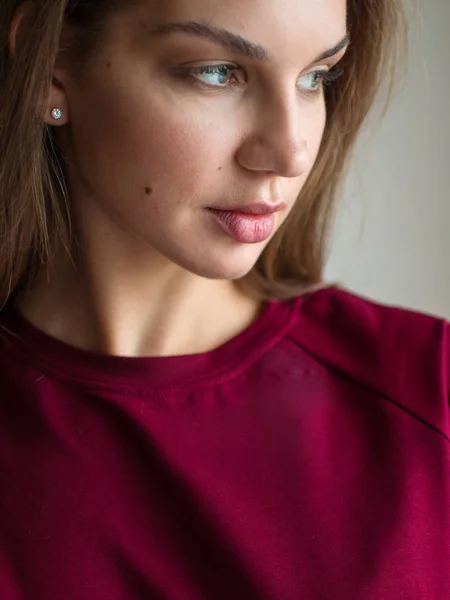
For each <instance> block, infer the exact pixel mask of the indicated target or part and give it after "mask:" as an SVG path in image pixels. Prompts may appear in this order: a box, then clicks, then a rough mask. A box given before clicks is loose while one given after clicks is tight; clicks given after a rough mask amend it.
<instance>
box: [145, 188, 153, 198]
mask: <svg viewBox="0 0 450 600" xmlns="http://www.w3.org/2000/svg"><path fill="white" fill-rule="evenodd" d="M144 191H145V193H146V195H147V196H151V194H153V188H151V187H146V188H144Z"/></svg>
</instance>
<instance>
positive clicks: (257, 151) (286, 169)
mask: <svg viewBox="0 0 450 600" xmlns="http://www.w3.org/2000/svg"><path fill="white" fill-rule="evenodd" d="M255 113H256V115H257V116H255V121H257V123H256V124H255V126H254V127H253V128H252V130H251V131H250V133H249V134H248V135H247V136H246V138H245V139H244V140H243V141H242V143H241V145H240V147H239V149H238V151H237V153H236V159H237V162H238V163H239V164H240V165H241V166H242V167H244V168H245V169H247V170H249V171H259V172H266V173H273V174H277V175H279V176H280V177H289V178H292V177H300V176H301V175H303V174H305V173H307V172H308V171H309V169H310V167H311V158H310V155H309V152H308V146H307V143H306V141H305V140H304V139H303V138H302V134H301V123H300V114H299V113H300V108H299V105H298V101H297V99H296V98H293V99H289V98H279V99H277V100H274V101H272V102H264V106H261V107H260V108H258V110H257V111H255Z"/></svg>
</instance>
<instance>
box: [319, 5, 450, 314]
mask: <svg viewBox="0 0 450 600" xmlns="http://www.w3.org/2000/svg"><path fill="white" fill-rule="evenodd" d="M415 1H417V5H419V6H418V7H417V6H416V8H414V9H413V8H411V10H410V16H411V21H412V25H411V34H410V37H411V39H410V45H411V46H410V47H411V50H410V58H409V61H408V65H407V66H406V70H404V71H403V74H402V77H403V79H404V81H403V82H402V83H401V85H400V87H399V89H398V90H397V92H396V94H395V97H394V101H393V103H392V105H391V108H390V110H389V112H388V115H387V116H386V117H385V120H384V121H383V123H382V124H381V125H380V124H379V123H376V124H375V125H376V127H374V125H373V123H371V124H370V126H369V127H367V128H366V130H365V132H364V133H363V136H362V138H361V140H360V143H359V145H358V147H357V152H356V155H355V158H354V161H353V165H352V168H351V172H350V176H349V178H348V183H347V185H346V188H345V193H344V197H343V199H342V203H341V206H340V210H339V212H338V219H337V223H336V227H335V235H334V243H333V251H332V254H331V259H330V262H329V266H328V270H327V276H328V279H332V280H338V281H339V282H342V283H344V284H345V285H346V286H348V287H349V288H350V289H351V290H353V291H355V292H357V293H360V294H362V295H365V296H369V297H371V298H374V299H375V300H380V301H382V302H386V303H389V304H397V305H401V306H405V307H411V308H414V309H419V310H422V311H425V312H431V313H435V314H438V315H440V316H444V317H447V318H450V199H449V192H448V188H449V186H448V181H449V178H450V65H449V62H448V61H449V57H450V0H415Z"/></svg>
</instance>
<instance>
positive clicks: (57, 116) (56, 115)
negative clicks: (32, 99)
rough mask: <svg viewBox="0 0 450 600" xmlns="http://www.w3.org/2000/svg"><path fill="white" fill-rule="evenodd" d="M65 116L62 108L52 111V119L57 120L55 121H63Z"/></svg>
mask: <svg viewBox="0 0 450 600" xmlns="http://www.w3.org/2000/svg"><path fill="white" fill-rule="evenodd" d="M62 116H63V111H62V110H61V109H60V108H54V109H53V110H52V117H53V118H54V119H55V121H59V120H60V119H62Z"/></svg>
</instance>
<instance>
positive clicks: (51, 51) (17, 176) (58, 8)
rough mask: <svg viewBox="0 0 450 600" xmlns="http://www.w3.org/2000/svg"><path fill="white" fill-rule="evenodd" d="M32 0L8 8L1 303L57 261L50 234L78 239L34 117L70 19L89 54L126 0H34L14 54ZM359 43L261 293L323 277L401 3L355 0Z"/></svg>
mask: <svg viewBox="0 0 450 600" xmlns="http://www.w3.org/2000/svg"><path fill="white" fill-rule="evenodd" d="M23 1H24V0H1V5H0V307H1V306H3V305H4V304H5V303H6V302H7V301H8V299H10V298H11V297H12V295H13V294H14V293H15V292H18V291H19V290H20V289H22V288H24V287H26V286H27V285H29V284H30V283H31V282H32V279H33V277H34V275H35V273H36V270H37V269H39V268H40V267H41V266H42V265H45V264H47V263H48V262H49V260H50V256H51V248H52V240H53V239H54V237H55V236H58V237H60V238H61V239H62V240H63V241H64V244H65V246H66V247H67V248H69V247H70V243H71V232H70V223H69V219H68V214H69V211H68V198H67V190H66V186H65V181H64V164H63V161H62V160H61V157H60V155H59V152H58V146H57V144H56V141H55V139H54V137H53V135H52V131H51V128H50V127H48V126H46V124H45V123H44V120H43V119H40V118H37V117H36V107H37V106H38V101H39V99H41V98H46V96H47V94H48V90H49V87H50V84H51V80H52V73H53V69H54V65H55V62H56V59H57V57H58V53H59V51H60V45H61V35H62V31H63V26H64V24H65V23H66V22H67V23H69V24H70V25H72V26H73V27H72V30H73V32H74V36H73V40H72V42H73V43H72V44H71V47H72V50H75V54H76V55H77V57H78V58H80V59H83V58H86V57H87V58H88V57H89V56H90V54H91V53H92V52H94V51H95V44H98V43H101V42H99V41H98V40H101V35H100V33H101V27H102V25H103V24H104V23H105V22H106V18H107V17H108V16H109V15H110V14H111V13H112V12H113V11H114V10H118V8H119V6H123V5H124V4H126V3H124V2H123V0H122V1H121V0H34V1H33V3H32V4H33V15H32V18H33V31H34V32H35V33H36V34H35V35H28V36H27V37H26V38H24V39H23V40H21V43H20V44H18V45H17V48H16V50H15V52H14V55H13V56H11V55H10V54H9V52H8V48H7V40H8V30H9V25H10V23H11V20H12V17H13V15H14V12H15V10H16V9H17V8H18V7H19V6H20V5H21V4H22V3H23ZM348 22H349V31H350V37H351V45H350V47H349V49H348V52H347V54H346V56H345V57H344V59H343V61H342V68H343V69H344V75H343V76H342V77H341V79H340V80H339V81H338V82H337V83H335V84H333V86H330V87H329V88H328V89H327V91H326V102H327V114H328V118H327V126H326V129H325V134H324V138H323V142H322V146H321V150H320V153H319V156H318V158H317V161H316V164H315V166H314V168H313V170H312V172H311V174H310V176H309V178H308V180H307V182H306V184H305V186H304V188H303V190H302V192H301V194H300V197H299V200H298V201H297V203H296V205H295V207H294V209H293V211H292V212H291V214H290V216H289V218H288V219H287V221H286V222H285V223H284V225H283V226H282V227H281V229H280V230H279V232H278V233H277V234H276V236H275V237H274V238H273V240H272V241H271V242H270V244H269V245H268V246H267V248H266V250H265V251H264V253H263V254H262V256H261V257H260V259H259V261H258V263H257V265H256V266H255V268H254V269H253V270H252V271H251V272H250V273H249V275H248V276H247V277H245V278H244V279H242V280H241V281H240V282H238V284H239V285H240V286H241V287H242V288H243V289H244V290H245V291H246V293H248V294H251V295H252V296H256V297H259V298H262V299H270V298H287V297H292V296H294V295H297V294H299V293H301V292H304V291H307V290H310V289H311V288H314V287H317V286H320V285H321V284H322V283H323V270H324V265H325V260H326V255H327V246H328V244H327V241H328V233H329V229H330V224H331V223H332V217H333V213H334V207H335V204H336V203H335V198H336V196H337V194H338V191H339V187H340V184H341V182H342V179H343V176H344V174H345V172H346V166H347V164H348V159H349V156H350V153H351V150H352V148H353V145H354V142H355V140H356V137H357V134H358V131H359V129H360V127H361V125H362V123H363V121H364V120H365V118H366V116H367V114H368V112H369V109H370V108H371V106H372V104H373V103H374V100H375V98H376V95H377V92H378V90H379V89H380V88H381V84H382V83H383V81H384V79H385V78H386V77H387V78H389V77H391V80H393V74H394V73H395V66H396V63H397V62H398V59H399V56H400V52H401V50H402V49H403V47H404V43H405V41H406V36H405V35H404V26H403V25H404V19H403V16H402V12H401V0H348Z"/></svg>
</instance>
